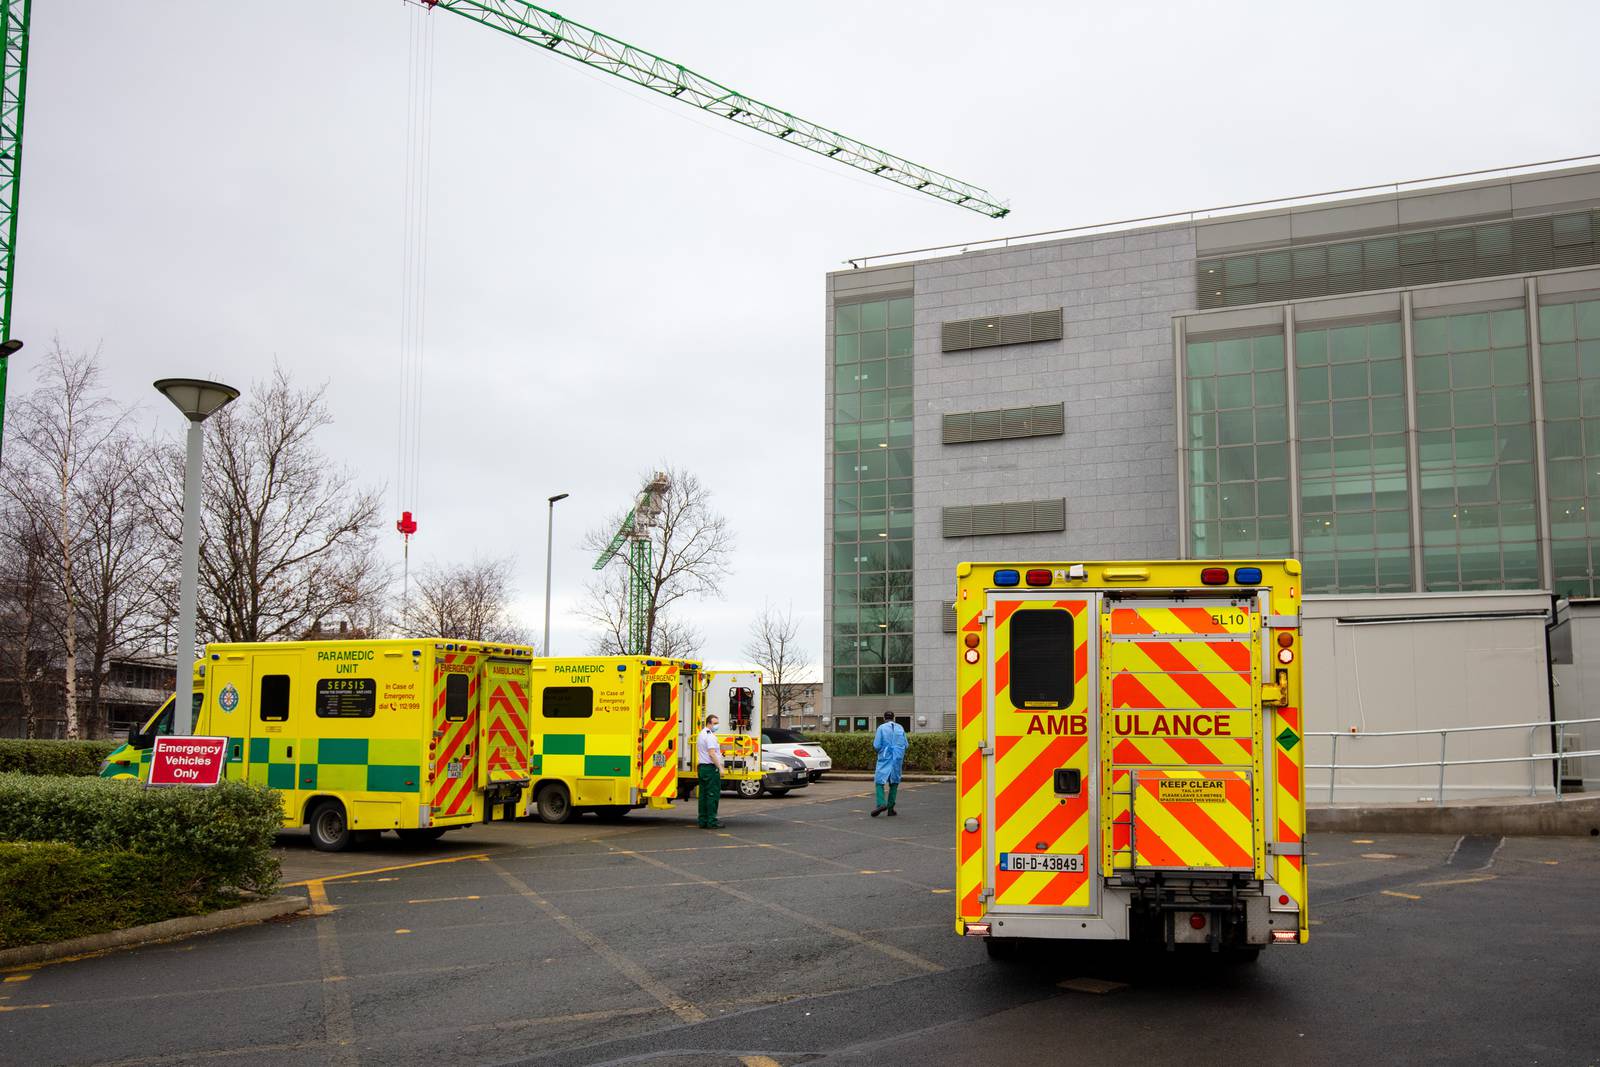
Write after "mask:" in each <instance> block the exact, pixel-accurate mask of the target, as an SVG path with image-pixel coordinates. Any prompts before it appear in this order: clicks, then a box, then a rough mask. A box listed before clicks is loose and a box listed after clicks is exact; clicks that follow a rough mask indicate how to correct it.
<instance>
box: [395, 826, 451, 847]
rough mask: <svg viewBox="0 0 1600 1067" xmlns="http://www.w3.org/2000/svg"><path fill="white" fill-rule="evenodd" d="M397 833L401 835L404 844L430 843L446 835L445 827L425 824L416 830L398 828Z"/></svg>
mask: <svg viewBox="0 0 1600 1067" xmlns="http://www.w3.org/2000/svg"><path fill="white" fill-rule="evenodd" d="M395 833H396V834H398V835H399V837H400V841H401V843H402V844H406V845H428V844H432V843H433V842H435V841H437V840H439V838H441V837H443V836H444V827H442V826H423V827H419V828H417V829H415V830H396V831H395Z"/></svg>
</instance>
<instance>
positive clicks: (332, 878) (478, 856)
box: [281, 852, 489, 889]
mask: <svg viewBox="0 0 1600 1067" xmlns="http://www.w3.org/2000/svg"><path fill="white" fill-rule="evenodd" d="M488 858H489V854H488V853H487V852H475V853H473V854H472V855H470V856H446V857H445V858H443V859H437V860H422V861H420V862H418V863H401V864H397V865H395V866H393V867H374V868H372V869H371V870H367V871H345V872H344V873H343V874H319V875H318V876H317V877H315V878H306V879H302V880H301V881H298V882H285V883H284V884H283V886H282V887H281V888H283V889H293V888H294V887H295V886H302V885H310V884H311V883H312V882H338V881H343V880H344V879H346V878H360V877H362V876H363V875H368V874H388V873H389V872H390V871H409V870H414V869H415V868H417V867H435V866H438V865H439V864H441V863H460V862H461V861H462V860H486V859H488Z"/></svg>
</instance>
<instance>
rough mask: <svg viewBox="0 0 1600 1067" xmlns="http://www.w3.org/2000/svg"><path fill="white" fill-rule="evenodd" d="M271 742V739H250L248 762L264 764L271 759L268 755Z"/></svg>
mask: <svg viewBox="0 0 1600 1067" xmlns="http://www.w3.org/2000/svg"><path fill="white" fill-rule="evenodd" d="M271 742H272V739H271V738H270V737H252V738H251V739H250V762H251V763H266V762H267V761H268V760H269V759H270V758H271V756H270V754H269V753H270V752H271V748H270V746H271Z"/></svg>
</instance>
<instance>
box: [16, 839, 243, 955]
mask: <svg viewBox="0 0 1600 1067" xmlns="http://www.w3.org/2000/svg"><path fill="white" fill-rule="evenodd" d="M236 899H237V898H236V897H234V896H233V895H231V894H227V893H224V892H221V891H220V890H219V889H218V888H217V887H216V886H215V885H211V884H209V883H208V882H206V881H203V880H202V881H199V882H197V881H196V879H195V877H194V872H193V870H192V869H189V867H188V865H184V864H173V863H172V862H171V857H169V856H159V855H157V856H152V855H145V854H144V853H140V852H130V851H128V850H127V849H108V850H99V849H93V850H90V849H81V848H78V847H77V846H76V845H67V844H62V843H60V842H48V841H41V842H27V843H0V948H9V947H11V946H14V945H31V944H35V943H37V942H41V941H64V940H66V939H67V938H71V937H82V936H84V935H86V934H97V933H100V932H102V931H104V930H118V929H121V928H123V927H127V926H140V925H143V924H144V923H153V922H161V921H162V920H163V919H175V918H177V917H179V916H182V915H199V914H201V913H203V912H207V911H213V910H215V909H216V908H219V907H224V906H226V905H228V904H231V903H234V902H235V901H236Z"/></svg>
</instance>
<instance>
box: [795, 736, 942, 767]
mask: <svg viewBox="0 0 1600 1067" xmlns="http://www.w3.org/2000/svg"><path fill="white" fill-rule="evenodd" d="M806 736H807V739H808V740H810V741H813V742H815V743H816V744H819V745H821V746H822V747H823V748H825V749H827V750H828V757H829V758H830V759H831V760H833V769H834V770H836V771H870V770H872V769H873V768H874V767H876V766H877V765H878V754H877V753H876V752H874V751H873V750H872V736H873V735H872V734H870V733H839V734H808V735H806ZM906 740H907V745H906V770H908V771H921V772H926V773H950V772H952V771H954V770H955V768H956V735H955V734H953V733H943V732H938V733H925V734H910V735H909V736H908V737H907V739H906Z"/></svg>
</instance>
